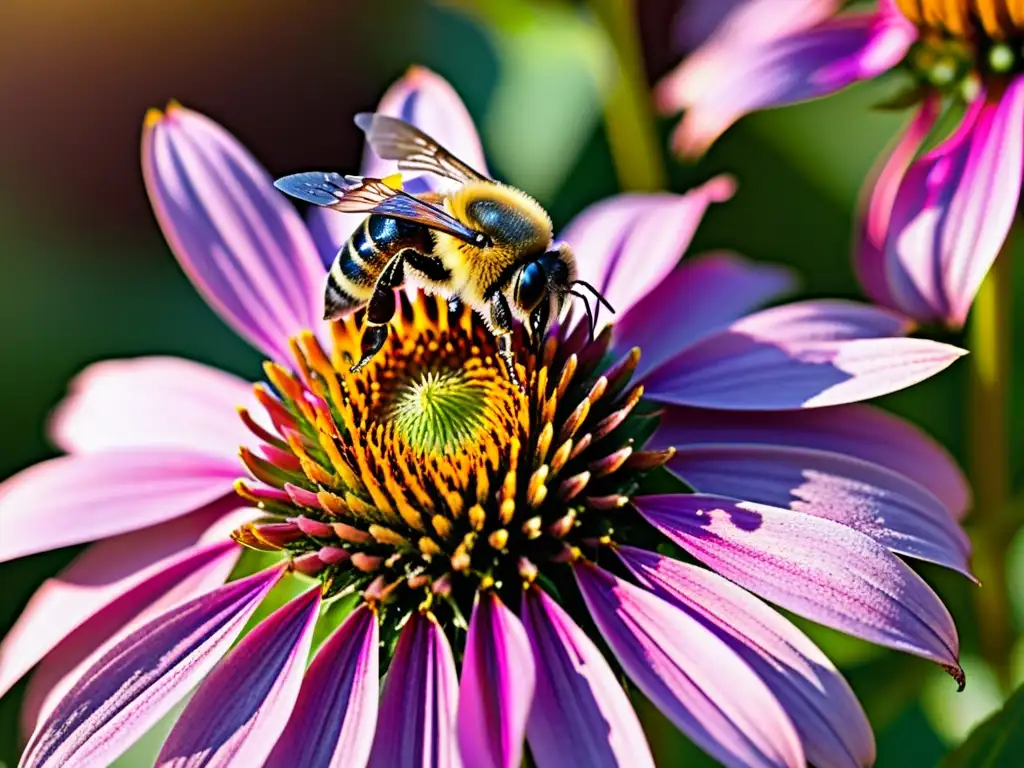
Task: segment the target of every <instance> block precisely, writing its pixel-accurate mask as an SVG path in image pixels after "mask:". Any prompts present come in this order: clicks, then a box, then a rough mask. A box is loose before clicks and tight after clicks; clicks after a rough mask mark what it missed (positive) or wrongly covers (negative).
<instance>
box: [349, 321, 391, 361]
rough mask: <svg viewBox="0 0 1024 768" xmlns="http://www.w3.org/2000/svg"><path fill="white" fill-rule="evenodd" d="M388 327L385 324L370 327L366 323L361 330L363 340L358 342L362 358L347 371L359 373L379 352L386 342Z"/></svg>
mask: <svg viewBox="0 0 1024 768" xmlns="http://www.w3.org/2000/svg"><path fill="white" fill-rule="evenodd" d="M390 327H391V326H389V325H388V324H387V323H385V324H384V325H370V324H369V323H367V325H366V327H365V328H364V329H363V338H362V341H361V342H360V346H361V348H362V352H363V356H362V357H360V358H359V362H358V363H356V364H355V365H353V366H352V367H351V368H350V369H349V370H351V371H352V373H358V372H359V371H361V370H362V369H363V368H365V367H366V364H367V363H369V362H370V361H371V360H373V358H374V357H375V356H376V354H377V353H378V352H380V350H381V347H383V346H384V342H385V341H387V340H388V330H389V329H390Z"/></svg>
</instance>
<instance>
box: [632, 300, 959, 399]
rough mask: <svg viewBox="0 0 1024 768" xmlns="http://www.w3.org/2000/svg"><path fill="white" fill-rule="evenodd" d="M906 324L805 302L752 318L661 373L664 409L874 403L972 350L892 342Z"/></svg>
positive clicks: (848, 306)
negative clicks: (670, 406) (668, 406)
mask: <svg viewBox="0 0 1024 768" xmlns="http://www.w3.org/2000/svg"><path fill="white" fill-rule="evenodd" d="M907 330H908V325H907V321H906V320H905V319H904V318H902V317H900V316H898V315H895V314H893V313H890V312H888V311H886V310H882V309H879V308H877V307H870V306H867V305H859V304H854V303H852V302H845V301H803V302H797V303H794V304H788V305H785V306H781V307H775V308H773V309H767V310H764V311H762V312H758V313H756V314H753V315H750V316H748V317H745V318H743V319H742V320H739V321H737V322H735V323H733V324H732V325H730V326H729V327H728V328H727V329H725V330H722V331H719V332H717V333H714V334H712V335H711V336H708V337H706V338H705V339H704V340H703V341H701V342H699V343H697V344H695V345H693V346H691V347H690V348H689V349H686V350H684V351H683V352H682V353H680V354H678V355H676V356H675V357H674V358H672V359H671V360H669V361H668V362H666V363H665V364H664V365H662V366H660V367H659V368H658V369H656V370H655V371H653V372H652V373H651V374H650V376H649V377H648V379H647V382H646V385H645V386H646V392H647V394H648V395H649V396H650V397H651V398H653V399H655V400H659V401H661V402H666V403H673V404H676V405H691V406H699V407H702V408H717V409H723V410H742V411H746V410H753V411H756V410H766V411H768V410H791V409H796V408H817V407H822V406H827V405H841V404H844V403H850V402H856V401H859V400H866V399H869V398H872V397H878V396H880V395H883V394H888V393H890V392H895V391H897V390H900V389H904V388H905V387H908V386H910V385H912V384H916V383H917V382H919V381H922V380H923V379H926V378H928V377H929V376H933V375H935V374H936V373H938V372H939V371H942V370H943V369H945V368H946V367H948V366H949V365H950V364H951V363H952V362H953V361H954V360H956V359H957V358H958V357H960V356H962V355H963V354H965V353H964V351H963V350H961V349H958V348H957V347H953V346H950V345H948V344H942V343H939V342H934V341H930V340H926V339H907V338H889V337H892V336H898V335H901V334H903V333H905V332H906V331H907Z"/></svg>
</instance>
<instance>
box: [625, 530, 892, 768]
mask: <svg viewBox="0 0 1024 768" xmlns="http://www.w3.org/2000/svg"><path fill="white" fill-rule="evenodd" d="M615 551H616V553H617V554H618V556H619V557H620V558H621V559H622V561H623V562H624V563H625V564H626V566H627V567H628V568H629V569H630V570H631V571H632V572H633V575H634V576H636V577H637V579H638V580H639V581H640V582H641V583H642V584H644V585H645V586H647V587H648V588H649V589H651V590H652V591H653V592H654V593H655V594H656V595H658V596H659V597H661V598H663V599H665V600H668V601H669V602H671V603H673V604H675V605H678V606H680V607H681V608H683V609H684V610H686V611H687V612H689V613H690V614H691V615H693V616H695V617H697V618H698V619H701V620H703V621H704V623H705V624H706V625H707V626H708V627H709V628H710V629H711V630H712V631H714V632H716V633H717V634H718V635H719V636H721V637H723V639H725V640H726V642H728V643H729V646H730V647H731V648H732V649H733V650H735V651H736V652H737V653H738V654H739V655H740V656H741V657H742V658H743V659H744V660H745V661H746V662H747V663H748V664H749V665H750V666H751V667H752V668H753V669H754V671H755V672H756V673H757V674H758V676H760V678H761V679H762V680H763V681H764V682H765V683H767V684H768V687H769V689H770V690H771V691H772V693H774V694H775V696H776V697H777V698H778V699H779V702H780V703H781V704H782V706H783V707H784V708H785V710H786V712H787V713H789V716H790V718H791V720H792V721H793V724H794V725H795V726H796V729H797V731H798V732H799V734H800V738H801V739H802V740H803V745H804V750H805V752H806V753H807V760H808V762H809V763H811V764H812V765H815V766H820V768H826V767H830V766H836V768H839V766H845V767H846V768H858V767H859V766H868V765H871V764H872V763H874V760H875V740H874V736H873V735H872V733H871V725H870V724H869V723H868V719H867V717H866V716H865V715H864V711H863V710H862V709H861V706H860V703H859V702H858V701H857V697H856V696H854V695H853V691H852V690H850V686H849V685H848V684H847V683H846V680H844V679H843V676H842V675H841V674H840V673H839V671H838V670H837V669H836V668H835V666H833V664H832V662H831V661H829V659H828V657H827V656H825V654H824V653H822V652H821V651H820V650H819V649H818V647H817V646H815V645H814V643H812V642H811V641H810V640H809V639H808V638H807V637H806V636H805V635H804V634H803V633H802V632H800V630H798V629H797V628H796V627H794V626H793V625H792V624H791V623H790V622H789V621H787V620H786V619H784V618H783V617H782V616H780V615H779V614H778V613H776V612H775V611H774V610H772V609H771V608H769V607H768V606H767V605H765V604H764V603H763V602H761V601H760V600H758V599H757V598H756V597H754V596H753V595H751V594H750V593H749V592H747V591H746V590H745V589H742V588H740V587H737V586H736V585H735V584H732V583H731V582H729V581H727V580H726V579H723V578H722V577H721V576H718V575H717V574H714V573H712V572H711V571H708V570H706V569H704V568H698V567H696V566H693V565H688V564H685V563H680V562H679V561H677V560H672V559H671V558H668V557H662V556H661V555H657V554H655V553H653V552H647V551H645V550H642V549H635V548H633V547H619V548H617V549H616V550H615Z"/></svg>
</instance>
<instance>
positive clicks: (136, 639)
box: [20, 568, 283, 768]
mask: <svg viewBox="0 0 1024 768" xmlns="http://www.w3.org/2000/svg"><path fill="white" fill-rule="evenodd" d="M282 573H283V571H282V570H281V569H280V568H272V569H270V570H267V571H261V572H260V573H257V574H255V575H253V576H250V577H248V578H246V579H242V580H240V581H235V582H232V583H230V584H225V585H224V586H223V587H220V588H219V589H216V590H214V591H213V592H210V593H208V594H205V595H201V596H199V597H197V598H194V599H192V600H189V601H188V602H186V603H183V604H182V605H179V606H178V607H176V608H174V609H172V610H170V611H168V612H167V613H165V614H164V615H162V616H160V617H158V618H156V619H154V620H153V621H151V622H149V623H148V624H146V625H144V626H143V627H141V628H139V629H138V630H136V631H135V632H133V633H132V634H130V635H129V636H128V637H126V638H124V639H123V640H122V641H121V642H119V643H118V644H117V645H116V646H114V647H113V648H111V649H110V650H109V651H108V652H107V653H106V654H104V655H103V656H102V658H100V659H98V660H97V661H96V663H95V664H93V665H92V666H91V667H90V668H89V669H88V670H86V672H85V673H84V674H83V675H82V677H81V678H80V679H79V680H78V682H77V683H76V684H75V685H74V687H72V689H71V690H70V691H69V692H68V693H67V694H66V695H65V697H64V698H63V699H62V700H61V702H60V704H59V705H58V706H57V707H56V708H55V709H54V711H53V712H51V713H50V715H49V716H48V717H47V718H46V720H45V721H44V722H43V723H42V725H40V727H39V728H38V729H37V730H36V732H35V734H33V736H32V739H31V741H30V742H29V745H28V747H27V748H26V750H25V753H24V754H23V755H22V758H21V763H20V766H21V768H43V767H44V766H45V767H46V768H61V767H62V766H67V765H109V764H110V762H111V761H113V760H114V759H115V758H116V757H117V756H118V755H120V754H121V753H122V752H124V750H126V749H127V748H128V747H129V746H130V745H131V744H132V742H133V741H135V739H137V738H138V737H139V736H141V735H142V734H143V733H145V732H146V731H147V730H148V729H149V728H150V727H151V726H152V725H153V724H154V723H156V721H157V720H159V719H160V718H161V717H163V716H164V715H165V714H166V713H167V711H168V710H169V709H170V708H171V707H172V706H174V704H175V703H176V702H178V701H179V700H180V699H181V698H182V697H183V696H185V694H187V693H188V692H189V690H190V689H191V688H192V687H193V686H194V685H195V684H196V683H197V682H199V681H200V680H202V679H203V678H204V677H205V676H206V674H207V673H208V672H209V671H210V670H211V669H212V668H213V666H214V665H215V664H216V663H217V661H218V660H219V659H220V658H221V656H223V655H224V654H225V653H227V651H228V648H230V647H231V644H232V643H233V642H234V639H235V638H236V637H237V636H238V633H239V632H241V631H242V628H243V627H244V626H245V623H246V622H247V621H248V620H249V617H250V616H252V614H253V612H254V611H255V610H256V608H257V607H258V606H259V604H260V602H261V601H262V600H263V598H264V597H265V596H266V594H267V592H269V591H270V589H271V587H273V586H274V584H275V583H276V582H277V580H278V579H279V578H280V577H281V575H282Z"/></svg>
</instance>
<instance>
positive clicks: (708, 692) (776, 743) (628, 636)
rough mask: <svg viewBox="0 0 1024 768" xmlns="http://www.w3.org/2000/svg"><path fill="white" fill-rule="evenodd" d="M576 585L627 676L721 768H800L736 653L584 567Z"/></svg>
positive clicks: (791, 732)
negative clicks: (790, 767)
mask: <svg viewBox="0 0 1024 768" xmlns="http://www.w3.org/2000/svg"><path fill="white" fill-rule="evenodd" d="M575 572H576V582H577V583H578V584H579V586H580V591H581V592H582V593H583V598H584V600H585V601H586V603H587V608H588V609H589V610H590V613H591V616H592V618H593V619H594V621H595V623H596V624H597V627H598V629H599V630H600V631H601V635H602V636H603V637H604V639H605V641H606V642H607V643H608V645H609V647H610V648H611V650H612V652H613V653H614V654H615V656H616V658H618V660H619V662H620V663H621V664H622V667H623V669H624V670H625V672H626V674H627V675H629V677H630V678H631V679H632V680H633V682H634V683H636V686H637V687H638V688H639V689H640V690H641V691H643V693H644V695H645V696H647V698H649V699H650V700H651V701H652V702H653V703H654V705H655V706H657V707H658V709H660V710H661V711H662V712H663V713H664V715H665V716H666V717H667V718H668V719H669V720H671V721H672V723H674V724H675V725H676V727H678V728H679V729H680V730H682V731H683V732H684V733H685V734H686V735H687V736H689V737H690V738H691V739H693V741H694V742H696V743H697V745H698V746H700V747H701V748H702V749H703V750H705V751H706V752H707V753H708V754H710V755H711V756H712V757H713V758H715V759H716V760H718V761H720V762H722V763H724V764H725V765H727V766H744V768H747V767H749V766H781V765H786V766H801V767H802V766H804V765H805V762H804V754H803V749H802V748H801V746H800V738H799V736H798V735H797V733H796V730H795V729H794V728H793V724H792V723H791V722H790V720H789V717H788V716H787V715H786V713H785V712H784V711H783V709H782V707H781V706H780V704H779V702H778V700H777V699H776V698H775V696H774V695H772V693H771V691H769V690H768V688H767V687H766V686H765V684H764V683H763V682H762V681H761V679H760V678H759V677H758V676H757V675H756V674H754V671H753V670H752V669H751V668H750V667H749V666H747V664H746V662H744V661H743V660H742V659H741V658H740V657H739V656H738V655H737V654H736V652H735V651H733V650H732V649H731V648H729V646H728V645H726V643H725V642H723V641H722V640H721V639H720V638H718V637H716V636H715V635H714V634H713V633H712V632H711V631H710V630H708V629H707V628H706V627H705V626H703V625H702V624H701V623H700V622H698V621H697V620H695V619H694V618H693V617H691V616H689V615H688V614H686V613H684V612H683V611H681V610H679V609H678V608H676V607H674V606H672V605H670V604H669V603H667V602H665V601H664V600H662V599H661V598H658V597H655V596H654V595H652V594H650V593H648V592H645V591H644V590H642V589H640V588H638V587H634V586H633V585H631V584H628V583H627V582H625V581H623V580H621V579H619V578H618V577H616V576H613V575H612V574H610V573H608V571H605V570H602V569H601V568H598V567H597V566H596V565H592V564H590V563H580V564H577V565H576V566H575Z"/></svg>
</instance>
